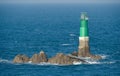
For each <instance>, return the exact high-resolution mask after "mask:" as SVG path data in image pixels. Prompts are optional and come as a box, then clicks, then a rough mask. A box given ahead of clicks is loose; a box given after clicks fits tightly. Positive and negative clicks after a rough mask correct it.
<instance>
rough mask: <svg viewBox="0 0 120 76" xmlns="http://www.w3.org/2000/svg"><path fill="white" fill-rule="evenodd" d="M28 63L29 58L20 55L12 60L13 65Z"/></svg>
mask: <svg viewBox="0 0 120 76" xmlns="http://www.w3.org/2000/svg"><path fill="white" fill-rule="evenodd" d="M28 61H29V57H27V56H26V55H20V54H18V55H17V56H15V58H14V60H13V62H14V63H26V62H28Z"/></svg>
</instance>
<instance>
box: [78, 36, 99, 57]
mask: <svg viewBox="0 0 120 76" xmlns="http://www.w3.org/2000/svg"><path fill="white" fill-rule="evenodd" d="M78 57H90V58H92V59H101V56H98V55H93V54H91V53H90V47H89V37H79V47H78Z"/></svg>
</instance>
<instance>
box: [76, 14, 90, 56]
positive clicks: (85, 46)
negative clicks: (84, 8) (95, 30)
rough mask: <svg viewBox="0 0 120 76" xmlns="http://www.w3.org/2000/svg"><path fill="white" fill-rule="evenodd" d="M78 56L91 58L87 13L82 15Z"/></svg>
mask: <svg viewBox="0 0 120 76" xmlns="http://www.w3.org/2000/svg"><path fill="white" fill-rule="evenodd" d="M78 56H79V57H90V47H89V29H88V17H87V14H86V13H81V17H80V35H79V47H78Z"/></svg>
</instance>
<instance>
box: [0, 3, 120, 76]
mask: <svg viewBox="0 0 120 76" xmlns="http://www.w3.org/2000/svg"><path fill="white" fill-rule="evenodd" d="M81 12H86V13H87V15H88V18H89V21H88V27H89V37H90V52H91V53H92V54H96V55H100V56H102V59H101V60H98V61H88V62H89V63H88V64H82V63H76V64H73V65H58V64H56V65H54V64H47V63H41V64H32V63H23V64H17V63H13V62H12V61H13V59H14V57H15V56H16V55H17V54H25V55H27V56H29V57H32V55H33V54H35V53H39V52H40V51H41V50H43V51H44V52H45V53H46V54H47V57H48V58H50V57H53V56H55V55H56V54H57V53H64V54H69V53H72V52H73V51H77V50H78V45H79V31H80V29H79V28H80V15H81ZM0 76H120V4H117V3H116V4H112V3H111V4H107V3H105V4H39V3H38V4H37V3H36V4H19V3H18V4H9V3H8V4H7V3H6V4H0Z"/></svg>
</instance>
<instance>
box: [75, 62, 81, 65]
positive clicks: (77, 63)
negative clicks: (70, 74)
mask: <svg viewBox="0 0 120 76" xmlns="http://www.w3.org/2000/svg"><path fill="white" fill-rule="evenodd" d="M80 64H82V62H73V65H80Z"/></svg>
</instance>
